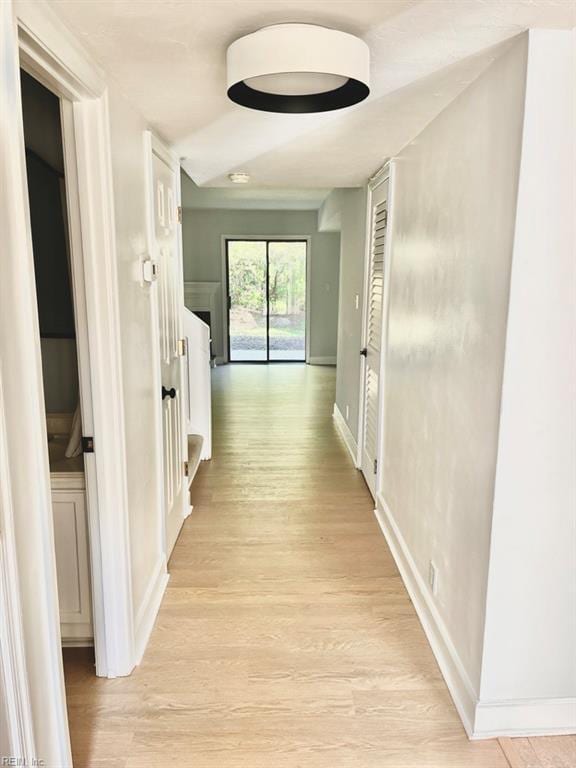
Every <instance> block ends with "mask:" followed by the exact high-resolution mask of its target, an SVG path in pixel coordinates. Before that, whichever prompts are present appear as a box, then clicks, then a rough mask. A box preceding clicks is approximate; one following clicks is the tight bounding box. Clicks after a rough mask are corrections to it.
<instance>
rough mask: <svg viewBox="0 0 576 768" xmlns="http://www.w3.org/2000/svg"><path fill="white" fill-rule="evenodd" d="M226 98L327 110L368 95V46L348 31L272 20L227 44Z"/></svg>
mask: <svg viewBox="0 0 576 768" xmlns="http://www.w3.org/2000/svg"><path fill="white" fill-rule="evenodd" d="M226 64H227V74H228V97H229V98H230V99H231V100H232V101H234V102H235V103H236V104H240V105H241V106H244V107H250V108H251V109H258V110H261V111H264V112H291V113H304V112H329V111H331V110H334V109H342V108H343V107H349V106H352V105H353V104H358V103H359V102H360V101H363V100H364V99H365V98H366V97H367V96H368V94H369V93H370V86H369V82H370V50H369V48H368V46H367V45H366V43H365V42H364V41H363V40H361V39H360V38H358V37H355V36H354V35H350V34H348V33H347V32H339V31H338V30H336V29H328V28H327V27H320V26H317V25H315V24H275V25H273V26H271V27H264V28H263V29H260V30H258V32H253V33H252V34H250V35H245V36H244V37H241V38H239V39H238V40H236V41H235V42H233V43H232V45H231V46H230V47H229V48H228V54H227V61H226Z"/></svg>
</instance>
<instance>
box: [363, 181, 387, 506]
mask: <svg viewBox="0 0 576 768" xmlns="http://www.w3.org/2000/svg"><path fill="white" fill-rule="evenodd" d="M387 224H388V179H385V180H384V181H383V182H381V183H380V184H379V185H378V186H377V187H376V188H375V189H374V190H373V193H372V210H371V224H370V253H369V264H368V279H367V288H366V314H365V322H366V328H365V334H364V338H365V344H366V346H365V348H364V349H363V350H362V355H364V360H365V362H364V409H363V413H362V418H363V430H362V465H361V468H362V472H363V473H364V477H365V478H366V482H367V483H368V487H369V488H370V491H371V492H372V495H373V496H375V495H376V473H377V459H378V439H379V422H380V418H379V416H380V414H379V390H380V381H379V377H380V356H381V353H382V308H383V301H384V255H385V245H386V231H387Z"/></svg>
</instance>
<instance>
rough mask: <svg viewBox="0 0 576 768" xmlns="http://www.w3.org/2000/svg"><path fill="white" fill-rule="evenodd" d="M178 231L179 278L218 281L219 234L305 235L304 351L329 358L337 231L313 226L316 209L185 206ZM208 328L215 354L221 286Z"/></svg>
mask: <svg viewBox="0 0 576 768" xmlns="http://www.w3.org/2000/svg"><path fill="white" fill-rule="evenodd" d="M182 218H183V222H182V237H183V247H184V280H185V281H210V282H219V283H221V284H222V280H223V278H224V276H223V275H222V235H239V236H249V235H269V236H271V237H273V236H278V235H280V236H281V235H308V236H310V237H311V245H310V254H309V258H310V259H311V270H310V318H309V320H308V327H309V333H310V357H311V358H313V357H316V358H335V357H336V347H337V324H338V272H339V250H340V247H339V236H338V234H336V233H333V232H326V233H324V232H318V226H317V212H316V211H288V210H286V211H268V210H267V211H255V210H196V209H191V208H185V209H184V212H183V217H182ZM216 314H217V317H216V324H215V328H214V329H213V344H214V351H215V354H216V355H217V356H219V357H221V356H222V354H223V350H224V348H225V339H224V337H223V330H222V314H223V308H222V292H221V291H220V292H219V293H218V296H217V308H216Z"/></svg>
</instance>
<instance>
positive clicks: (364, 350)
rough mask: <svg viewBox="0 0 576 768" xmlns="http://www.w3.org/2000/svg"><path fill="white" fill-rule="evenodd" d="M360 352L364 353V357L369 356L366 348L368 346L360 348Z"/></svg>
mask: <svg viewBox="0 0 576 768" xmlns="http://www.w3.org/2000/svg"><path fill="white" fill-rule="evenodd" d="M360 354H361V355H362V357H367V356H368V350H367V349H366V347H364V348H363V349H361V350H360Z"/></svg>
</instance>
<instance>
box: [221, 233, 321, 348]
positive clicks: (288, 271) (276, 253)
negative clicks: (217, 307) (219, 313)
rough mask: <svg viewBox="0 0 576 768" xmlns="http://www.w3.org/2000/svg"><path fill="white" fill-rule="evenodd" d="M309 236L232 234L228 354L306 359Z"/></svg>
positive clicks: (228, 258)
mask: <svg viewBox="0 0 576 768" xmlns="http://www.w3.org/2000/svg"><path fill="white" fill-rule="evenodd" d="M306 251H307V242H306V240H227V241H226V268H227V278H228V279H227V283H228V359H229V360H230V361H231V362H251V363H253V362H278V361H285V362H287V361H290V362H296V361H301V362H304V361H305V360H306V258H307V253H306Z"/></svg>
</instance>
